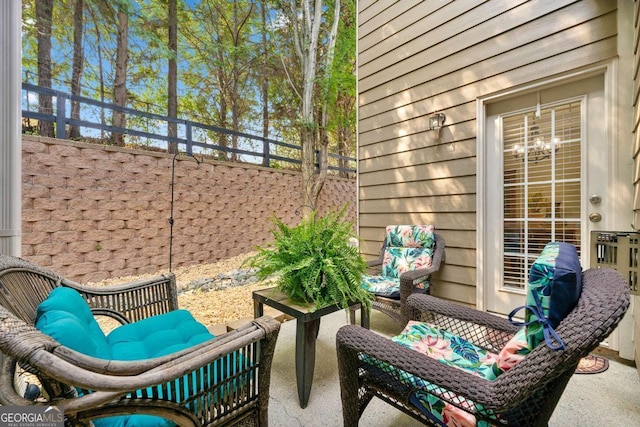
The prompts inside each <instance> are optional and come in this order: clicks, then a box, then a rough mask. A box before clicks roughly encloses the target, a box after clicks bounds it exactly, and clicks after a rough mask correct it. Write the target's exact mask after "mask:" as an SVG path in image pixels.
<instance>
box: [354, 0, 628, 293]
mask: <svg viewBox="0 0 640 427" xmlns="http://www.w3.org/2000/svg"><path fill="white" fill-rule="evenodd" d="M636 3H637V2H636ZM358 19H359V23H358V25H359V26H358V28H359V34H358V94H359V95H358V103H359V111H358V115H359V119H358V137H359V143H358V146H359V149H358V156H359V163H358V166H359V189H358V191H359V232H360V236H361V238H362V245H361V248H362V252H363V253H364V254H365V255H367V257H368V258H373V257H374V256H377V254H378V251H379V250H380V244H381V241H382V238H383V235H384V227H385V226H386V225H387V224H402V223H409V224H411V223H414V224H434V225H435V226H436V230H437V231H438V232H439V233H441V234H442V235H443V237H444V238H445V240H446V242H447V259H446V264H445V267H444V268H443V269H442V271H441V272H440V273H439V274H437V275H436V277H435V280H434V289H433V293H434V294H435V295H437V296H441V297H443V298H449V299H453V300H457V301H460V302H463V303H467V304H475V300H476V288H475V281H476V265H475V263H476V227H477V217H476V200H477V199H476V198H477V195H476V184H477V182H476V174H477V165H476V129H477V123H476V108H477V107H476V100H477V98H479V97H483V96H486V95H488V94H493V93H498V92H500V91H503V90H505V89H509V88H513V87H517V86H519V85H523V84H527V83H531V82H535V81H538V80H542V79H545V78H548V77H551V76H554V75H558V74H561V73H564V72H567V71H571V70H575V69H579V68H581V67H586V66H590V65H592V64H594V63H598V62H600V61H605V60H608V59H611V58H613V57H615V56H616V46H617V38H616V36H617V30H616V28H617V24H616V19H617V17H616V2H612V1H607V0H597V1H596V0H591V1H589V0H585V1H569V0H556V1H540V0H531V1H525V0H521V1H514V0H491V1H486V2H483V1H479V0H473V1H472V0H456V1H455V2H453V1H442V2H434V1H408V0H407V1H405V0H403V1H401V2H393V1H364V0H360V1H358ZM636 31H637V27H636ZM636 89H637V85H636ZM636 99H637V95H636ZM434 112H444V113H445V114H446V116H447V120H446V123H445V127H444V128H443V129H442V130H441V133H440V137H438V134H437V132H434V131H429V130H428V117H429V115H430V114H432V113H434ZM637 117H638V114H637V109H636V118H637ZM636 123H637V121H636ZM636 141H637V139H636ZM636 147H638V144H636ZM638 151H640V148H637V149H636V153H638ZM637 163H640V161H638V162H637ZM636 176H639V175H638V174H636ZM638 182H639V183H638V184H636V187H640V180H638ZM636 200H639V199H638V198H636ZM636 206H637V209H638V213H637V216H640V202H638V203H637V204H636ZM638 224H640V221H638Z"/></svg>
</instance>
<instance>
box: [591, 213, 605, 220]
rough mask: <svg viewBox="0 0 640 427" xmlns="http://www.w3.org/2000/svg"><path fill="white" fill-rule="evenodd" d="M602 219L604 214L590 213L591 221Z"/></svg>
mask: <svg viewBox="0 0 640 427" xmlns="http://www.w3.org/2000/svg"><path fill="white" fill-rule="evenodd" d="M601 220H602V215H600V214H599V213H597V212H594V213H592V214H589V221H591V222H600V221H601Z"/></svg>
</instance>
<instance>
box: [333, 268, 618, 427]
mask: <svg viewBox="0 0 640 427" xmlns="http://www.w3.org/2000/svg"><path fill="white" fill-rule="evenodd" d="M407 304H408V305H409V307H410V308H411V309H412V310H416V311H415V313H414V314H416V319H417V320H425V321H428V322H429V323H431V324H433V325H435V326H436V327H437V328H440V329H441V330H447V331H449V332H450V333H452V334H455V335H456V336H459V337H462V338H463V339H465V340H467V341H468V342H470V343H472V344H474V345H476V346H478V347H480V348H483V349H486V350H488V351H491V352H499V351H500V349H502V348H503V347H505V345H506V343H507V342H508V341H509V340H510V339H511V338H512V337H513V335H514V334H515V333H516V331H518V330H519V328H518V327H516V326H514V325H512V324H511V323H510V322H509V321H508V320H507V319H503V318H500V317H497V316H494V315H491V314H489V313H486V312H480V311H477V310H473V309H470V308H467V307H462V306H460V305H457V304H452V303H449V302H446V301H443V300H440V299H437V298H434V297H432V296H430V295H412V296H410V297H409V298H408V301H407ZM628 306H629V288H628V284H627V283H626V281H625V279H624V278H623V277H622V276H621V275H620V274H618V273H617V272H616V271H614V270H611V269H590V270H586V271H584V273H583V275H582V292H581V294H580V296H579V299H578V302H577V305H576V306H575V307H574V308H573V309H572V310H571V311H570V312H569V314H568V315H567V316H566V317H565V318H564V319H563V320H562V321H560V323H559V324H558V326H557V327H556V328H555V332H556V333H557V335H558V336H559V337H561V340H562V341H563V342H564V349H561V350H553V349H552V348H550V347H549V346H548V345H545V344H544V343H542V344H540V345H538V346H536V347H535V348H534V349H533V350H532V351H531V352H530V353H529V354H528V355H526V356H525V357H524V358H523V359H522V360H521V361H520V362H519V363H517V364H515V365H514V366H513V367H511V368H510V369H509V370H507V371H506V372H504V373H502V374H501V375H499V376H498V377H497V378H495V379H494V380H487V379H483V378H481V377H479V376H476V375H474V374H472V373H470V372H468V371H464V370H461V369H459V368H457V367H453V366H449V365H447V364H445V363H441V361H439V360H435V359H433V358H430V357H427V356H425V355H423V354H422V353H420V352H418V351H415V350H413V349H411V348H407V347H405V346H402V345H400V344H397V343H395V342H394V341H392V340H390V339H387V338H385V337H382V336H380V335H377V334H375V333H373V332H370V331H368V330H366V329H363V328H361V327H358V326H356V325H347V326H344V327H342V328H341V329H340V330H339V331H338V334H337V338H336V339H337V352H338V367H339V373H340V387H341V395H342V409H343V416H344V425H345V427H346V426H349V427H353V426H356V425H358V420H359V418H360V415H361V414H362V413H363V411H364V410H365V408H366V407H367V405H368V403H369V402H370V401H371V399H372V398H373V397H378V398H380V399H382V400H383V401H385V402H387V403H389V404H391V405H392V406H394V407H396V408H398V409H400V410H401V411H403V412H405V413H407V414H409V415H411V416H412V417H414V418H416V419H417V420H419V421H421V422H423V423H424V424H426V425H434V426H435V425H442V424H441V423H439V422H438V421H437V420H435V419H434V418H433V417H432V416H430V415H429V414H428V413H425V411H421V410H419V409H418V408H417V407H416V406H415V405H414V404H413V403H412V402H413V401H412V397H413V396H416V395H417V394H416V393H418V394H419V393H423V394H424V395H431V396H436V397H437V398H438V399H439V401H440V402H441V404H442V405H450V407H452V408H453V407H455V408H453V409H455V410H456V411H460V410H462V411H464V412H465V413H467V414H469V415H470V416H472V417H475V419H476V422H477V425H514V426H529V425H531V426H546V425H547V422H548V420H549V418H550V417H551V415H552V413H553V411H554V409H555V407H556V404H557V402H558V400H559V399H560V396H561V395H562V393H563V391H564V389H565V387H566V385H567V382H568V381H569V379H570V378H571V376H572V375H573V373H574V371H575V369H576V367H577V365H578V363H579V361H580V359H581V358H582V357H584V356H586V355H587V354H588V353H589V352H590V351H591V350H593V349H594V348H595V347H597V346H598V345H599V344H600V342H601V341H603V340H604V339H605V338H606V337H607V336H608V335H609V334H610V333H611V332H612V331H613V329H614V328H615V327H616V325H617V324H618V323H619V322H620V320H621V319H622V317H623V315H624V313H625V311H626V310H627V308H628ZM419 313H425V317H421V316H420V314H419Z"/></svg>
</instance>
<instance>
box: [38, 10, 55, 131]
mask: <svg viewBox="0 0 640 427" xmlns="http://www.w3.org/2000/svg"><path fill="white" fill-rule="evenodd" d="M35 3H36V33H37V39H38V86H42V87H47V88H51V67H52V63H51V21H52V19H53V0H39V1H36V2H35ZM38 112H39V113H41V114H53V100H52V97H51V95H46V94H42V93H41V94H39V96H38ZM38 134H39V135H41V136H49V137H53V136H54V132H53V123H52V122H45V121H43V120H39V121H38Z"/></svg>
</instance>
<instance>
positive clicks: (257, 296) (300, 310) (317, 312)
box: [253, 287, 360, 321]
mask: <svg viewBox="0 0 640 427" xmlns="http://www.w3.org/2000/svg"><path fill="white" fill-rule="evenodd" d="M253 299H254V301H256V302H258V303H261V304H266V305H268V306H270V307H273V308H275V309H277V310H280V311H281V312H283V313H286V314H288V315H290V316H293V317H295V318H296V319H301V320H304V321H309V320H314V319H317V318H319V317H322V316H324V315H325V314H329V313H333V312H334V311H338V310H342V307H341V306H340V305H338V304H331V305H327V306H324V307H320V308H316V305H315V304H314V303H304V302H299V301H294V300H292V299H291V298H290V297H288V296H287V295H285V294H283V293H282V292H280V291H279V290H278V289H277V288H276V287H273V288H266V289H261V290H258V291H253ZM355 304H360V303H354V304H353V305H355Z"/></svg>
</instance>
